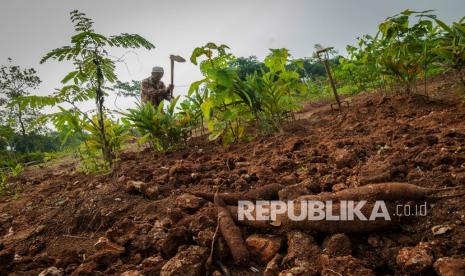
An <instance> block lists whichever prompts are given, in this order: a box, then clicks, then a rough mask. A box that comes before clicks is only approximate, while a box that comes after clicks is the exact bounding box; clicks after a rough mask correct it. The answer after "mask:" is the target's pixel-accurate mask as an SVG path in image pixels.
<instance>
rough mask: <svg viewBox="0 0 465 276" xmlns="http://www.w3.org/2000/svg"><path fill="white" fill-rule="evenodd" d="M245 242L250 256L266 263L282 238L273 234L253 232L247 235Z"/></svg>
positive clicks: (276, 249) (277, 249) (276, 250)
mask: <svg viewBox="0 0 465 276" xmlns="http://www.w3.org/2000/svg"><path fill="white" fill-rule="evenodd" d="M245 243H246V244H247V247H248V249H249V252H250V254H251V256H252V258H254V259H256V260H258V261H260V262H262V263H265V264H266V263H268V262H269V261H271V259H273V257H274V256H275V255H276V253H278V251H279V249H280V248H281V244H282V239H281V237H278V236H274V235H259V234H254V235H250V236H248V237H247V239H246V241H245Z"/></svg>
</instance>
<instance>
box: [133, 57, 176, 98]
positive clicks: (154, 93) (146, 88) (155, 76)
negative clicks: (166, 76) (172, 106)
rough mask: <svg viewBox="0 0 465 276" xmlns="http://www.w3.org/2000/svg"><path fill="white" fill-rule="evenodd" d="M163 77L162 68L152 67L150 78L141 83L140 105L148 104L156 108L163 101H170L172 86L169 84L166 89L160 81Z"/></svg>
mask: <svg viewBox="0 0 465 276" xmlns="http://www.w3.org/2000/svg"><path fill="white" fill-rule="evenodd" d="M162 77H163V68H162V67H158V66H156V67H153V68H152V76H150V77H148V78H146V79H144V80H143V81H142V87H141V93H140V95H141V100H142V103H147V102H150V103H151V104H152V105H153V106H155V107H157V106H158V105H159V104H160V103H161V102H162V101H163V100H164V99H165V100H168V101H170V100H171V94H172V91H173V89H174V85H172V84H170V85H169V86H168V88H167V87H166V86H165V84H164V83H163V82H162V81H161V78H162Z"/></svg>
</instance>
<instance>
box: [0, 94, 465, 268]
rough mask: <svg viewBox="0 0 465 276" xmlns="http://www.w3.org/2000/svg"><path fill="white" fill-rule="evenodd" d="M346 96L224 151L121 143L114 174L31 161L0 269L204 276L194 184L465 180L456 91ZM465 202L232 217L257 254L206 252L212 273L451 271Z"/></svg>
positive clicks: (211, 231) (333, 186)
mask: <svg viewBox="0 0 465 276" xmlns="http://www.w3.org/2000/svg"><path fill="white" fill-rule="evenodd" d="M350 100H351V102H350V109H349V110H347V111H346V112H344V113H341V114H340V113H337V112H336V113H333V112H331V109H325V108H321V106H323V105H321V104H319V105H318V108H320V109H321V110H320V111H319V112H317V113H313V114H311V115H310V116H309V117H308V118H307V119H300V120H297V121H293V122H291V123H289V125H287V126H285V127H284V130H283V131H282V132H280V133H278V134H276V135H274V136H270V137H263V138H260V139H258V140H255V141H252V142H243V143H239V144H235V145H231V146H229V147H224V146H223V145H220V144H216V143H212V142H208V141H207V140H206V138H205V137H196V138H193V139H192V140H191V141H189V143H188V146H187V147H186V148H185V149H183V150H179V151H174V152H168V153H164V154H161V153H153V152H151V151H149V150H144V151H140V152H126V153H124V154H122V156H121V160H120V161H119V163H118V167H117V169H116V172H115V174H114V175H111V176H108V175H104V176H98V177H96V176H86V175H84V174H82V173H80V172H77V171H75V169H74V166H73V165H72V164H70V165H64V166H62V167H55V168H49V169H28V170H27V171H26V172H25V174H24V175H23V176H22V177H20V178H18V179H16V182H17V183H16V184H17V185H18V186H19V187H21V188H22V190H23V193H22V194H21V195H20V197H19V198H17V199H13V198H5V197H4V198H1V199H0V211H1V212H0V237H1V238H0V275H3V274H7V273H11V272H14V273H16V275H38V274H39V273H41V272H42V271H44V270H46V269H48V270H47V271H46V272H44V274H43V275H55V274H56V275H60V273H65V274H70V275H89V273H93V272H96V271H99V272H102V273H104V274H106V275H114V274H117V275H119V274H121V273H123V272H126V274H125V275H142V274H144V275H158V274H159V273H162V275H201V274H202V273H204V272H205V267H204V264H205V262H207V259H208V256H209V253H210V247H211V244H212V240H213V239H214V236H215V233H216V224H217V218H216V215H217V214H216V209H215V208H214V206H213V204H212V203H211V202H208V201H206V200H203V199H200V198H198V197H195V196H192V195H188V194H189V193H191V194H192V193H193V194H195V193H196V192H202V193H213V192H216V191H219V192H246V191H249V190H250V189H252V188H254V187H261V186H264V185H267V184H273V183H279V184H282V185H286V186H287V190H284V191H283V193H281V194H284V193H285V196H286V197H288V196H289V197H292V192H295V191H296V190H304V191H308V193H312V192H318V191H339V190H342V189H346V188H352V187H358V186H361V185H365V184H367V183H378V182H389V181H396V182H409V183H412V184H416V185H418V186H421V187H429V188H443V187H452V186H463V185H464V184H465V167H464V166H463V164H464V162H465V108H464V107H463V106H462V104H460V103H459V102H458V101H457V100H454V99H450V98H448V100H438V99H432V98H427V97H423V96H383V95H382V94H379V93H377V94H362V95H359V96H357V97H355V98H352V99H350ZM306 109H307V110H311V105H310V106H307V107H306ZM291 185H295V188H294V186H291ZM464 199H465V197H458V198H451V199H443V200H439V201H437V202H435V203H434V204H432V205H429V206H428V215H427V216H425V217H417V218H415V219H413V220H412V221H410V222H409V223H407V224H403V225H402V226H401V227H399V228H396V229H394V230H389V231H388V230H386V231H383V232H375V233H365V234H348V233H347V234H336V235H334V236H331V235H323V234H321V233H305V232H291V233H269V231H266V230H263V231H262V230H257V229H253V228H249V227H244V226H241V231H242V234H243V236H244V240H245V239H246V238H247V237H251V238H249V243H250V244H253V245H249V248H250V250H252V251H253V250H255V251H256V252H251V256H252V258H251V261H250V263H249V264H248V265H247V266H245V267H242V268H241V267H236V266H235V265H234V264H233V260H232V258H231V257H230V253H229V250H228V247H227V245H226V243H225V241H224V240H223V239H222V238H221V237H220V238H219V239H217V240H216V243H215V259H219V260H221V264H218V263H217V262H215V261H213V264H212V266H211V268H213V270H212V271H211V272H212V273H213V274H214V275H219V274H218V273H220V272H219V271H222V270H225V269H228V270H229V271H230V272H231V273H232V274H233V275H257V274H263V273H265V275H277V274H279V272H281V271H282V275H318V274H322V275H348V274H352V275H361V274H363V275H370V274H380V275H387V274H389V275H392V274H402V273H424V275H434V274H435V273H436V272H439V271H445V270H446V269H449V268H448V267H449V264H448V263H447V262H448V260H449V261H450V262H454V263H453V264H452V263H451V264H450V266H452V267H454V269H456V268H457V267H459V268H460V265H462V264H463V260H462V259H463V258H464V257H465V250H464V248H465V203H464V202H465V201H464ZM435 226H436V228H435V229H436V231H435V232H433V231H432V230H431V228H433V227H435ZM441 227H442V228H441ZM217 235H218V234H217ZM302 240H305V241H308V242H307V243H305V244H303V243H302V242H301V241H302ZM260 245H263V246H260ZM269 252H272V254H271V255H270V253H269ZM276 252H278V254H277V255H275V256H274V257H273V254H275V253H276ZM266 254H268V255H266ZM264 256H265V257H264ZM418 256H419V257H418ZM271 258H272V259H271ZM440 258H441V263H438V264H435V261H436V260H439V259H440ZM264 259H265V260H266V261H267V262H268V261H269V260H270V259H271V261H270V262H269V263H265V262H263V260H264ZM418 260H419V261H422V263H416V261H418ZM458 264H460V265H458ZM52 267H55V268H52ZM250 267H252V268H250ZM435 268H436V270H435ZM215 270H216V271H215ZM47 273H48V274H47ZM54 273H55V274H54ZM285 273H287V274H285Z"/></svg>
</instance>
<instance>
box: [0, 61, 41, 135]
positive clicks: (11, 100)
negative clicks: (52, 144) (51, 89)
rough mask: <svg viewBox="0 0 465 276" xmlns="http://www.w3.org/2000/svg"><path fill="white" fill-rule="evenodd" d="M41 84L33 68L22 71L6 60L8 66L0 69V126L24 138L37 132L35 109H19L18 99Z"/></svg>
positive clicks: (36, 112) (37, 114)
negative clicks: (30, 133) (4, 126)
mask: <svg viewBox="0 0 465 276" xmlns="http://www.w3.org/2000/svg"><path fill="white" fill-rule="evenodd" d="M40 83H41V80H40V78H39V77H38V76H37V72H36V70H35V69H34V68H28V69H22V68H21V67H19V66H17V65H13V64H12V59H11V58H8V65H2V66H1V67H0V115H1V117H2V118H0V120H2V121H1V123H2V125H7V126H10V127H11V128H13V129H15V130H16V131H18V132H20V133H21V135H22V136H23V137H25V136H26V135H27V134H28V133H29V132H34V131H37V130H38V128H37V126H34V125H33V121H34V120H35V119H36V118H37V117H38V116H39V115H40V113H39V112H38V110H37V109H35V108H28V109H23V108H21V105H20V102H17V101H16V100H17V99H18V98H20V97H24V96H27V95H30V91H31V90H33V89H36V88H37V87H38V86H39V85H40Z"/></svg>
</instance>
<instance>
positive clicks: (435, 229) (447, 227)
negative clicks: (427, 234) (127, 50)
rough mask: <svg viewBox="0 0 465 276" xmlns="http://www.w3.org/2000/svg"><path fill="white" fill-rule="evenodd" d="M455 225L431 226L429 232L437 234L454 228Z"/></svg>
mask: <svg viewBox="0 0 465 276" xmlns="http://www.w3.org/2000/svg"><path fill="white" fill-rule="evenodd" d="M454 227H455V225H450V224H441V225H436V226H433V227H431V232H433V235H435V236H438V235H442V234H445V233H447V232H449V231H450V230H452V229H454Z"/></svg>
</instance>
